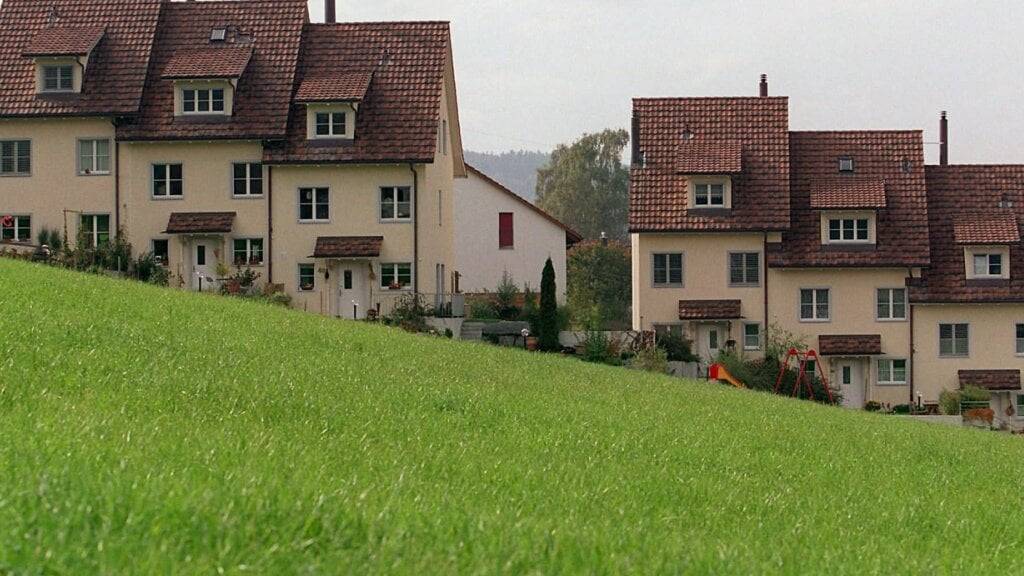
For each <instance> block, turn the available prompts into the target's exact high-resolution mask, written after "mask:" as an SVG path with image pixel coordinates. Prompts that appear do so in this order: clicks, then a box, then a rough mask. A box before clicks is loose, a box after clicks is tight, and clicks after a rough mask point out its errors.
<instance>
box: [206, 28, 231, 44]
mask: <svg viewBox="0 0 1024 576" xmlns="http://www.w3.org/2000/svg"><path fill="white" fill-rule="evenodd" d="M227 37H228V30H227V28H214V29H213V31H212V32H210V42H223V41H224V40H226V39H227Z"/></svg>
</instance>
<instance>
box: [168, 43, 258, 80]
mask: <svg viewBox="0 0 1024 576" xmlns="http://www.w3.org/2000/svg"><path fill="white" fill-rule="evenodd" d="M251 58H252V44H227V45H223V46H218V45H211V46H204V47H202V48H183V49H181V50H177V51H175V52H174V54H173V55H172V56H171V58H170V59H169V60H168V61H167V65H166V66H164V74H163V77H164V78H165V79H172V80H181V79H189V78H240V77H241V76H242V73H243V72H245V68H246V66H248V65H249V60H250V59H251Z"/></svg>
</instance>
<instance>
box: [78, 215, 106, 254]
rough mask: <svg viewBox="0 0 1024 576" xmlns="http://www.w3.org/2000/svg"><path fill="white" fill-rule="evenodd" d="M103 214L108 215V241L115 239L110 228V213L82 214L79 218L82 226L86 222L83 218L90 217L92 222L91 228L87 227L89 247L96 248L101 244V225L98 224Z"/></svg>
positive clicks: (79, 223)
mask: <svg viewBox="0 0 1024 576" xmlns="http://www.w3.org/2000/svg"><path fill="white" fill-rule="evenodd" d="M101 216H106V217H107V243H109V242H110V241H111V240H112V239H113V236H114V233H113V232H112V231H111V230H110V223H111V222H110V221H111V218H110V214H107V213H102V212H97V213H88V214H82V215H80V216H79V218H78V225H79V226H80V227H81V226H84V225H85V223H84V222H83V221H82V220H84V219H86V218H89V219H90V222H91V224H90V226H89V228H87V229H86V233H87V234H88V236H89V247H90V248H95V247H97V246H99V245H100V244H99V238H100V231H99V227H98V226H97V225H96V224H97V222H98V219H99V218H100V217H101Z"/></svg>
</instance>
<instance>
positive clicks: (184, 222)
mask: <svg viewBox="0 0 1024 576" xmlns="http://www.w3.org/2000/svg"><path fill="white" fill-rule="evenodd" d="M234 225H235V213H234V212H174V213H173V214H171V218H170V220H168V221H167V230H165V231H164V234H227V233H229V232H231V229H232V228H233V227H234Z"/></svg>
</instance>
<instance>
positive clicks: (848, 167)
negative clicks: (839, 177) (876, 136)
mask: <svg viewBox="0 0 1024 576" xmlns="http://www.w3.org/2000/svg"><path fill="white" fill-rule="evenodd" d="M839 172H840V174H853V172H854V165H853V158H852V157H850V156H840V157H839Z"/></svg>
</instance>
